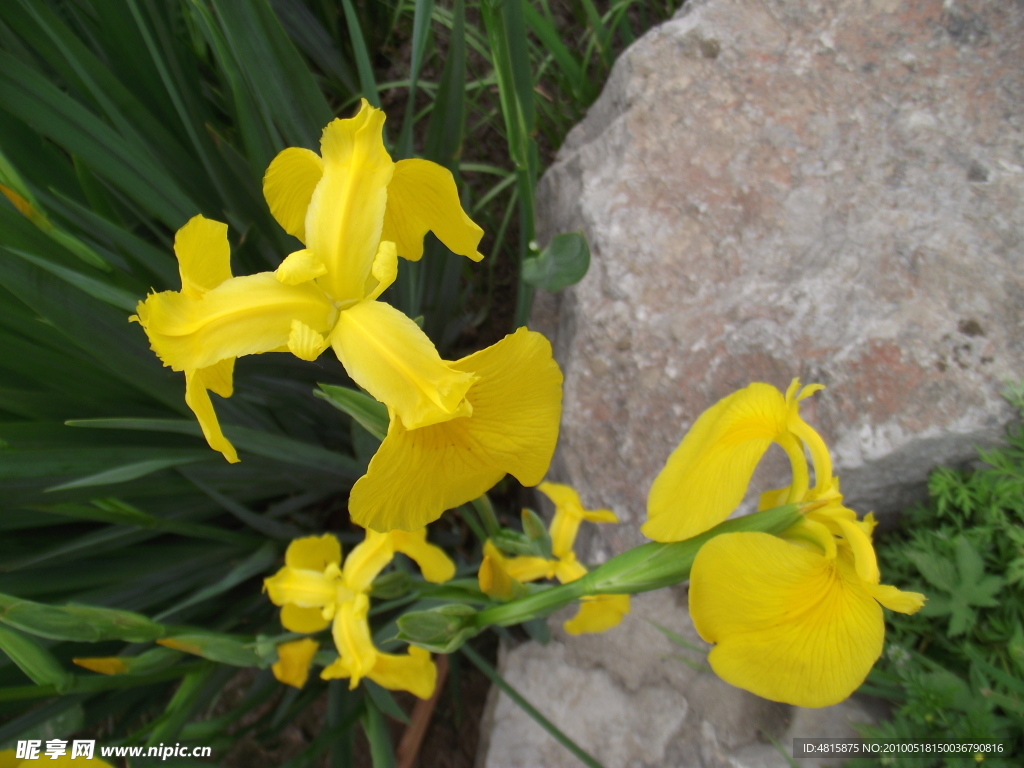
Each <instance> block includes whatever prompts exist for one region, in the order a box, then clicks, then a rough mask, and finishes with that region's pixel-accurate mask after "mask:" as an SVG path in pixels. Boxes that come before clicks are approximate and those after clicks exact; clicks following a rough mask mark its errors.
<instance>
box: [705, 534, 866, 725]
mask: <svg viewBox="0 0 1024 768" xmlns="http://www.w3.org/2000/svg"><path fill="white" fill-rule="evenodd" d="M862 584H863V583H862V582H861V580H860V579H859V577H858V576H857V575H856V573H855V572H854V571H853V568H852V567H851V566H849V565H845V564H844V562H843V560H842V559H841V558H839V559H835V560H833V559H829V558H826V557H824V556H822V555H819V554H816V553H814V552H810V551H808V550H806V549H803V548H802V547H799V546H796V545H794V544H790V543H788V542H786V541H783V540H782V539H779V538H776V537H774V536H769V535H768V534H764V533H732V534H723V535H721V536H716V537H715V538H713V539H712V540H711V541H709V542H708V543H707V544H705V545H704V546H703V547H701V549H700V551H699V552H698V553H697V557H696V559H695V560H694V563H693V569H692V570H691V572H690V615H691V616H692V618H693V623H694V626H695V627H696V629H697V632H698V633H699V634H700V636H701V637H702V638H703V639H704V640H706V641H707V642H709V643H716V645H715V648H714V649H713V650H712V651H711V653H710V655H709V656H708V661H709V663H710V664H711V667H712V668H713V669H714V670H715V672H716V673H717V674H718V675H719V677H721V678H722V679H723V680H725V681H726V682H728V683H731V684H732V685H735V686H737V687H740V688H744V689H746V690H748V691H751V692H752V693H755V694H757V695H758V696H762V697H764V698H766V699H771V700H772V701H782V702H786V703H788V704H795V705H797V706H802V707H825V706H829V705H831V704H837V703H838V702H840V701H842V700H843V699H845V698H846V697H847V696H849V695H850V694H851V693H852V692H853V691H854V690H855V689H856V688H857V686H859V685H860V684H861V682H863V680H864V678H865V677H866V676H867V674H868V672H869V671H870V669H871V666H872V664H874V662H875V660H876V659H877V658H878V657H879V655H880V654H881V652H882V640H883V636H884V633H885V625H884V623H883V621H882V609H881V607H880V606H879V605H878V603H877V602H876V601H875V599H874V598H873V597H872V596H871V595H870V594H868V592H867V591H866V590H865V588H864V586H863V585H862Z"/></svg>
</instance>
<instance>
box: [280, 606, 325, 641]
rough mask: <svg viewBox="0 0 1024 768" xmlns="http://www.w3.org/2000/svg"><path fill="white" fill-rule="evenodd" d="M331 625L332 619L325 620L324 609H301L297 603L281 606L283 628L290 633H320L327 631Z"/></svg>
mask: <svg viewBox="0 0 1024 768" xmlns="http://www.w3.org/2000/svg"><path fill="white" fill-rule="evenodd" d="M330 623H331V620H330V619H325V618H324V612H323V608H318V607H316V606H314V607H312V608H300V607H299V606H297V605H295V603H285V604H284V605H282V606H281V626H282V627H284V628H285V629H287V630H288V631H289V632H302V633H303V634H307V633H310V632H319V631H320V630H321V629H326V628H327V625H328V624H330Z"/></svg>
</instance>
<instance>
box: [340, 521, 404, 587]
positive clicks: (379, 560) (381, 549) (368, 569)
mask: <svg viewBox="0 0 1024 768" xmlns="http://www.w3.org/2000/svg"><path fill="white" fill-rule="evenodd" d="M394 556H395V550H394V544H393V543H392V541H391V537H390V536H389V535H388V534H386V533H377V532H376V531H367V532H366V538H365V539H364V540H363V541H362V542H360V543H359V544H356V546H355V549H353V550H352V551H351V552H349V553H348V557H346V558H345V568H344V574H345V586H347V587H348V588H349V589H351V590H352V591H353V592H364V591H365V590H367V589H369V588H370V584H372V583H373V580H374V579H375V578H377V574H378V573H380V572H381V570H383V568H384V566H386V565H387V564H388V563H390V562H391V559H392V558H393V557H394Z"/></svg>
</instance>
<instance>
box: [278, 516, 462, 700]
mask: <svg viewBox="0 0 1024 768" xmlns="http://www.w3.org/2000/svg"><path fill="white" fill-rule="evenodd" d="M396 552H401V553H403V554H405V555H407V556H408V557H409V558H411V559H412V560H413V561H415V562H416V563H417V564H418V565H419V566H420V569H421V570H422V572H423V577H424V578H425V579H426V580H427V581H430V582H434V583H440V582H443V581H448V580H449V579H451V578H452V576H454V575H455V565H454V564H453V563H452V561H451V560H449V559H448V556H447V555H445V553H444V551H443V550H441V549H439V548H438V547H435V546H434V545H433V544H428V543H427V531H426V529H422V530H420V531H416V532H413V533H408V532H405V531H393V532H390V533H377V532H375V531H367V532H366V539H365V540H364V541H363V542H362V543H361V544H358V545H357V546H356V547H355V548H354V549H353V550H352V551H351V552H350V553H349V555H348V557H347V558H345V564H344V566H342V565H341V544H340V543H339V542H338V539H337V538H335V537H334V536H332V535H331V534H329V533H328V534H324V535H323V536H309V537H306V538H302V539H296V540H294V541H293V542H292V543H291V544H289V545H288V550H287V551H286V552H285V565H284V567H283V568H282V569H281V570H280V571H278V572H277V573H276V574H274V575H273V576H271V577H270V578H268V579H266V580H265V581H264V586H265V588H266V590H267V593H268V594H269V596H270V600H271V601H272V602H273V603H274V605H279V606H281V624H282V626H284V628H285V629H287V630H290V631H292V632H302V633H307V632H319V631H320V630H322V629H325V628H327V627H328V626H331V627H332V635H333V637H334V644H335V646H336V647H337V649H338V653H339V656H338V659H337V660H336V661H335V662H334V663H332V664H331V665H330V666H328V667H326V668H325V669H324V670H323V671H322V672H321V673H320V677H321V678H323V679H324V680H332V679H336V678H346V677H347V678H349V687H350V688H355V687H356V685H358V684H359V681H360V680H361V679H362V678H364V677H368V678H369V679H371V680H373V681H374V682H375V683H377V684H378V685H381V686H383V687H385V688H389V689H391V690H402V691H409V692H410V693H412V694H414V695H416V696H418V697H419V698H421V699H428V698H430V696H431V694H433V692H434V685H435V683H436V680H437V668H436V667H435V666H434V662H433V661H431V659H430V654H429V653H428V652H427V651H424V650H423V649H421V648H416V647H415V646H411V647H410V648H409V650H408V653H405V654H397V655H395V654H389V653H384V652H382V651H379V650H377V648H376V647H375V646H374V644H373V640H372V638H371V636H370V626H369V623H368V621H367V613H368V611H369V609H370V597H369V591H370V585H371V584H372V583H373V580H374V579H375V578H376V577H377V574H378V573H380V571H381V570H382V569H383V568H384V566H386V565H387V564H388V563H389V562H391V560H392V558H393V557H394V556H395V553H396ZM298 642H301V641H298ZM310 642H312V641H310ZM309 650H310V646H309V645H308V644H307V645H306V646H302V647H300V646H294V647H290V648H287V649H285V650H284V652H283V655H282V649H281V647H279V648H278V653H279V655H280V659H279V663H280V664H281V668H280V670H278V669H275V674H277V675H278V679H279V680H281V681H282V682H286V683H288V684H290V685H295V684H296V683H298V682H299V681H300V680H301V682H303V683H304V682H305V680H304V678H303V676H302V674H301V672H300V671H299V670H298V666H299V665H300V664H301V663H304V664H305V668H306V669H307V670H308V667H309V663H310V662H311V660H312V657H313V654H314V653H315V652H316V651H315V649H313V651H312V653H311V652H309Z"/></svg>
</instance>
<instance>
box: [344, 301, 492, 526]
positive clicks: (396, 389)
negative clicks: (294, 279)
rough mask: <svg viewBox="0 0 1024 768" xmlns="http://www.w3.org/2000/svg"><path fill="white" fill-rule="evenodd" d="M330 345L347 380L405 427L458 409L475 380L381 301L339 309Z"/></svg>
mask: <svg viewBox="0 0 1024 768" xmlns="http://www.w3.org/2000/svg"><path fill="white" fill-rule="evenodd" d="M331 346H333V347H334V351H335V353H337V355H338V359H339V360H341V362H342V364H343V365H344V366H345V370H346V371H347V372H348V375H349V376H351V377H352V380H353V381H354V382H355V383H356V384H358V385H359V386H360V387H362V388H363V389H365V390H366V391H367V392H369V393H370V395H372V396H373V397H375V398H376V399H377V400H379V401H380V402H382V403H385V404H386V405H387V406H388V407H389V408H392V409H393V410H394V411H395V413H397V414H398V418H399V419H401V421H402V424H403V425H404V426H405V427H406V428H407V429H419V428H421V427H425V426H428V425H431V424H437V423H439V422H442V421H447V420H449V419H451V418H453V417H454V416H455V414H457V413H461V411H460V408H459V406H460V404H461V403H462V400H463V398H464V397H465V396H466V392H467V391H468V390H469V388H470V386H471V385H472V384H473V381H474V376H473V372H472V371H459V370H454V366H452V365H449V364H447V363H445V362H444V361H442V360H441V357H440V355H438V354H437V350H436V349H435V348H434V345H433V344H432V343H431V341H430V339H428V338H427V335H426V334H425V333H423V330H422V329H421V328H420V327H419V326H418V325H416V323H414V322H413V321H412V320H410V319H409V318H408V317H406V316H405V315H403V314H402V313H401V312H399V311H398V310H397V309H395V308H394V307H392V306H391V305H390V304H385V303H383V302H380V301H364V302H361V303H359V304H356V305H355V306H353V307H350V308H348V309H346V310H343V311H342V313H341V314H340V315H339V317H338V323H337V325H336V326H335V328H334V332H333V333H332V334H331ZM417 527H422V526H417Z"/></svg>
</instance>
